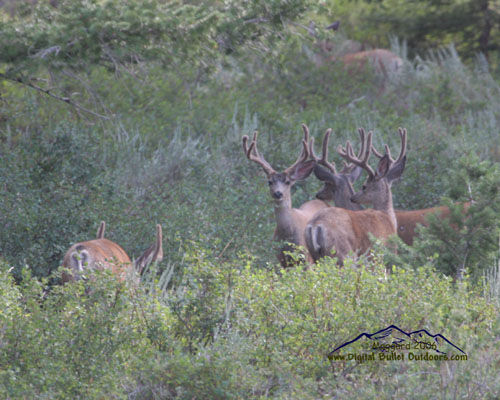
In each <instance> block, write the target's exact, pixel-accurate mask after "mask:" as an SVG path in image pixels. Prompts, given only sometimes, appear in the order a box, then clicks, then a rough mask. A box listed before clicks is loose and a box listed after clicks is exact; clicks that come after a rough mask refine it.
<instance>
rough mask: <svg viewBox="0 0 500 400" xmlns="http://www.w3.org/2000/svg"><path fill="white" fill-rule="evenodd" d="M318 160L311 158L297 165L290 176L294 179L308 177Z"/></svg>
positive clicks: (299, 179) (298, 179)
mask: <svg viewBox="0 0 500 400" xmlns="http://www.w3.org/2000/svg"><path fill="white" fill-rule="evenodd" d="M315 164H316V162H315V161H314V160H309V161H306V162H303V163H300V164H299V165H297V166H296V167H295V168H294V170H293V171H292V173H291V174H290V178H291V179H292V180H294V181H301V180H303V179H306V178H307V177H308V176H309V175H310V174H311V172H312V170H313V168H314V165H315Z"/></svg>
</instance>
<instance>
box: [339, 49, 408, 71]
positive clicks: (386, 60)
mask: <svg viewBox="0 0 500 400" xmlns="http://www.w3.org/2000/svg"><path fill="white" fill-rule="evenodd" d="M336 60H337V59H336V58H334V57H333V58H332V61H336ZM338 60H339V61H341V62H342V63H343V64H344V66H345V68H346V69H347V70H349V71H352V72H358V71H362V70H363V69H364V68H366V66H367V64H369V65H371V66H372V67H373V69H374V71H375V73H376V74H378V75H380V76H383V77H386V78H387V77H388V76H389V75H390V74H395V73H398V72H400V71H401V68H402V66H403V60H402V59H401V58H400V57H398V56H397V55H396V54H394V53H393V52H392V51H389V50H386V49H373V50H365V51H360V52H357V53H351V54H346V55H344V56H342V57H340V58H339V59H338Z"/></svg>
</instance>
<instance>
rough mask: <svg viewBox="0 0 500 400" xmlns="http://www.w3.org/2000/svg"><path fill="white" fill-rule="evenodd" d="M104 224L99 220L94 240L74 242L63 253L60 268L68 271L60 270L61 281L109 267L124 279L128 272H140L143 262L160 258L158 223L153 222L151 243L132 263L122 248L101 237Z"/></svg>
mask: <svg viewBox="0 0 500 400" xmlns="http://www.w3.org/2000/svg"><path fill="white" fill-rule="evenodd" d="M105 226H106V225H105V223H104V221H102V222H101V224H100V226H99V230H98V231H97V239H94V240H89V241H87V242H80V243H75V244H74V245H73V246H71V247H70V248H69V250H68V251H67V252H66V254H65V256H64V259H63V267H65V268H66V269H69V270H70V273H68V272H63V275H62V280H63V282H69V281H78V280H80V279H86V272H87V271H89V270H93V269H109V270H111V271H112V272H113V273H114V274H115V275H116V276H117V277H118V279H120V280H124V279H125V278H126V276H127V275H128V274H131V275H133V274H134V272H137V273H139V274H140V273H141V272H142V271H143V270H144V268H145V267H146V266H147V265H149V264H151V263H153V262H157V261H161V260H162V259H163V246H162V229H161V225H156V241H155V243H154V244H153V245H151V247H149V248H148V249H147V250H146V251H144V253H143V254H142V255H141V256H140V257H139V258H137V259H136V260H134V262H131V261H130V258H129V256H128V255H127V253H126V252H125V250H123V249H122V248H121V247H120V246H119V245H117V244H116V243H114V242H112V241H111V240H108V239H105V238H104V230H105Z"/></svg>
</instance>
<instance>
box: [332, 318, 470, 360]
mask: <svg viewBox="0 0 500 400" xmlns="http://www.w3.org/2000/svg"><path fill="white" fill-rule="evenodd" d="M362 339H368V340H372V341H377V342H379V341H384V342H386V343H387V342H389V343H388V345H389V346H401V348H402V347H403V345H405V344H409V343H413V344H425V345H431V346H432V347H431V348H432V349H433V350H435V351H436V352H437V353H440V354H446V352H445V351H442V350H444V348H445V347H448V346H451V347H452V348H454V349H456V350H458V351H460V352H461V353H463V354H466V353H465V352H464V351H463V350H462V349H461V348H460V347H458V346H456V345H455V344H453V343H452V342H451V341H450V340H448V339H447V338H445V337H444V336H443V335H441V334H439V333H438V334H436V335H432V334H430V333H429V332H428V331H427V330H425V329H420V330H418V331H413V332H405V331H404V330H402V329H400V328H398V327H397V326H396V325H389V326H388V327H387V328H384V329H381V330H379V331H377V332H375V333H366V332H363V333H361V334H360V335H358V336H357V337H356V338H354V339H353V340H350V341H348V342H345V343H344V344H341V345H340V346H338V347H336V348H335V349H333V350H332V351H331V352H330V353H328V358H331V357H332V355H333V354H334V353H336V352H338V351H340V350H341V349H343V348H345V347H346V346H349V345H351V344H353V343H355V342H358V341H359V340H362ZM389 346H387V345H386V346H380V347H379V348H378V350H379V351H382V352H383V351H388V350H389ZM373 348H374V349H377V348H376V347H373ZM440 348H441V349H442V350H440Z"/></svg>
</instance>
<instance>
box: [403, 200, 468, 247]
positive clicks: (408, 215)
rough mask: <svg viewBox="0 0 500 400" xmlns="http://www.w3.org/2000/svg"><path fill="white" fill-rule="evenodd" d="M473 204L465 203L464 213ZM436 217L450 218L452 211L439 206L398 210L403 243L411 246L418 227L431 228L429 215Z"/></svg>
mask: <svg viewBox="0 0 500 400" xmlns="http://www.w3.org/2000/svg"><path fill="white" fill-rule="evenodd" d="M470 205H471V203H470V202H466V203H463V204H462V206H463V212H464V213H465V212H467V210H468V209H469V207H470ZM432 214H434V215H436V217H438V218H440V219H443V220H444V219H448V218H449V217H450V209H449V208H448V207H447V206H438V207H430V208H423V209H421V210H396V219H397V220H398V236H399V237H400V238H401V240H402V241H403V242H405V243H406V244H407V245H409V246H411V245H412V244H413V240H414V238H415V236H416V235H417V232H416V229H417V225H418V224H420V225H423V226H429V221H428V217H429V215H432Z"/></svg>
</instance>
